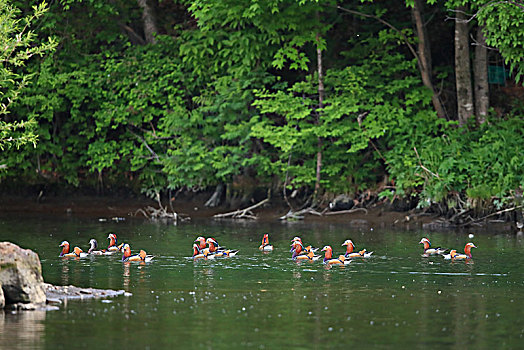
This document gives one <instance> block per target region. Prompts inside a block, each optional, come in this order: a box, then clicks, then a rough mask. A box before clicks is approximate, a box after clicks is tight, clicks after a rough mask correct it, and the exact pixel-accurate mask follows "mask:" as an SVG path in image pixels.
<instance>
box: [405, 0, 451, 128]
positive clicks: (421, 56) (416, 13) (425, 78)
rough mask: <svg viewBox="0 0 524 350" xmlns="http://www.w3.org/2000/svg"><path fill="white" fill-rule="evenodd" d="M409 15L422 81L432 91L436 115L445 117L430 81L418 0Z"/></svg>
mask: <svg viewBox="0 0 524 350" xmlns="http://www.w3.org/2000/svg"><path fill="white" fill-rule="evenodd" d="M411 15H412V16H413V22H414V24H415V29H416V34H417V38H418V47H417V51H418V67H419V70H420V75H421V77H422V83H423V84H424V86H426V87H427V88H428V89H430V90H431V92H432V95H431V102H432V103H433V108H435V111H436V112H437V115H438V116H439V117H441V118H445V117H446V112H445V111H444V107H443V106H442V103H441V102H440V99H439V97H438V94H437V93H436V92H435V88H434V87H433V83H432V81H431V75H432V73H431V67H432V63H431V50H430V44H429V40H428V39H427V38H428V35H427V32H426V26H425V25H424V21H423V19H422V4H421V2H420V0H415V2H414V5H413V7H412V8H411Z"/></svg>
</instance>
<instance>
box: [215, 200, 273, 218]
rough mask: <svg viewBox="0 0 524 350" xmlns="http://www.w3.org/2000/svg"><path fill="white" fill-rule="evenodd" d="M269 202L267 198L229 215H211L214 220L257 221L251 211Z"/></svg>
mask: <svg viewBox="0 0 524 350" xmlns="http://www.w3.org/2000/svg"><path fill="white" fill-rule="evenodd" d="M267 202H269V197H268V198H266V199H264V200H263V201H260V202H258V203H257V204H255V205H252V206H250V207H248V208H245V209H238V210H235V211H232V212H229V213H223V214H215V215H213V217H214V218H229V217H231V218H233V219H253V220H254V219H257V216H256V215H255V214H253V212H252V211H251V210H253V209H256V208H258V207H260V206H262V205H264V204H266V203H267Z"/></svg>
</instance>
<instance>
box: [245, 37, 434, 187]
mask: <svg viewBox="0 0 524 350" xmlns="http://www.w3.org/2000/svg"><path fill="white" fill-rule="evenodd" d="M395 41H396V39H395V38H392V37H390V36H388V35H386V33H379V34H378V35H377V37H376V38H369V39H367V40H365V41H362V42H361V44H360V46H361V47H359V48H358V51H359V52H367V56H366V57H365V59H362V58H361V59H360V60H359V59H358V58H357V57H353V60H354V62H355V63H356V64H355V65H352V66H348V67H346V68H345V69H341V70H339V69H332V70H328V71H327V72H326V76H325V91H326V98H325V107H324V108H323V109H318V108H317V101H316V99H317V95H316V82H317V77H316V76H311V77H310V78H309V79H308V80H306V81H304V82H299V83H296V84H295V85H293V86H292V87H291V88H289V89H287V91H285V92H284V91H276V92H268V91H266V90H262V91H259V92H258V93H257V97H258V100H257V101H255V103H254V105H256V106H258V107H259V110H260V112H261V113H264V114H266V115H274V116H275V117H274V118H273V120H274V121H273V122H270V121H269V120H268V119H267V118H265V119H261V120H260V121H259V123H258V124H257V125H255V126H254V128H253V136H254V137H258V138H261V139H262V140H263V141H264V142H267V143H268V144H270V145H272V146H273V147H275V148H276V149H277V150H278V151H279V153H280V156H279V163H278V164H279V166H278V168H280V176H281V177H282V178H284V177H285V176H289V177H290V178H291V179H292V181H291V185H293V186H295V187H300V186H312V185H313V184H314V181H315V171H316V170H315V169H316V153H317V147H318V143H317V142H318V141H317V140H318V138H320V139H322V140H324V141H323V142H322V155H323V159H322V179H323V181H322V184H323V186H324V188H325V189H326V190H327V191H333V192H336V191H352V190H354V189H357V188H358V189H363V188H366V187H369V186H371V185H372V184H373V183H374V182H375V181H376V180H377V176H378V172H377V170H378V168H379V167H380V162H379V157H380V153H379V152H376V153H375V152H374V150H373V146H372V145H374V142H377V141H380V142H381V140H387V139H388V137H387V135H391V134H392V133H393V132H399V131H398V129H399V127H401V125H402V123H406V122H405V121H406V120H410V119H411V118H413V115H414V114H415V113H416V112H417V111H418V110H419V109H418V108H417V107H415V106H424V105H426V106H427V105H428V103H429V99H430V96H429V95H428V94H427V92H426V91H425V90H424V89H423V88H422V87H421V84H420V81H419V79H418V78H417V77H416V75H415V74H416V73H415V65H414V62H413V61H410V60H406V58H405V57H404V56H403V55H401V54H398V53H395V52H394V49H395V48H396V45H395V44H394V42H395ZM392 42H393V43H392ZM348 56H350V55H348ZM401 132H405V130H401V131H400V132H399V133H401ZM375 147H376V146H375ZM370 152H371V154H372V156H371V157H370V156H369V153H370ZM289 159H291V160H292V161H291V162H289ZM341 160H343V161H341ZM288 162H289V165H288Z"/></svg>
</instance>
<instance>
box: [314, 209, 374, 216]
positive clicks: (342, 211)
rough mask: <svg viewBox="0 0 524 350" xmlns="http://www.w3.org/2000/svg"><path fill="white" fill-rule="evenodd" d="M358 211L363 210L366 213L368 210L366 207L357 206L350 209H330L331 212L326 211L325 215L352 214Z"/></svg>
mask: <svg viewBox="0 0 524 350" xmlns="http://www.w3.org/2000/svg"><path fill="white" fill-rule="evenodd" d="M357 211H363V212H364V213H366V214H367V213H368V210H367V209H366V208H355V209H349V210H340V211H330V212H327V213H325V214H324V215H339V214H351V213H355V212H357Z"/></svg>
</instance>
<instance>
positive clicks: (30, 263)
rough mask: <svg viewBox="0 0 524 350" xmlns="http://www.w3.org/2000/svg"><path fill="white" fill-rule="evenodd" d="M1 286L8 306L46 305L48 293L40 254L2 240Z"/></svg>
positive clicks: (0, 250)
mask: <svg viewBox="0 0 524 350" xmlns="http://www.w3.org/2000/svg"><path fill="white" fill-rule="evenodd" d="M0 286H1V287H2V290H3V294H4V297H5V304H6V306H7V305H9V304H27V306H28V308H34V307H37V306H44V305H45V302H46V295H45V289H44V279H43V278H42V266H41V265H40V259H39V258H38V254H36V253H35V252H33V251H31V250H29V249H22V248H20V247H19V246H17V245H16V244H13V243H10V242H0ZM0 299H1V298H0ZM0 301H1V300H0ZM29 305H31V306H29Z"/></svg>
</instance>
